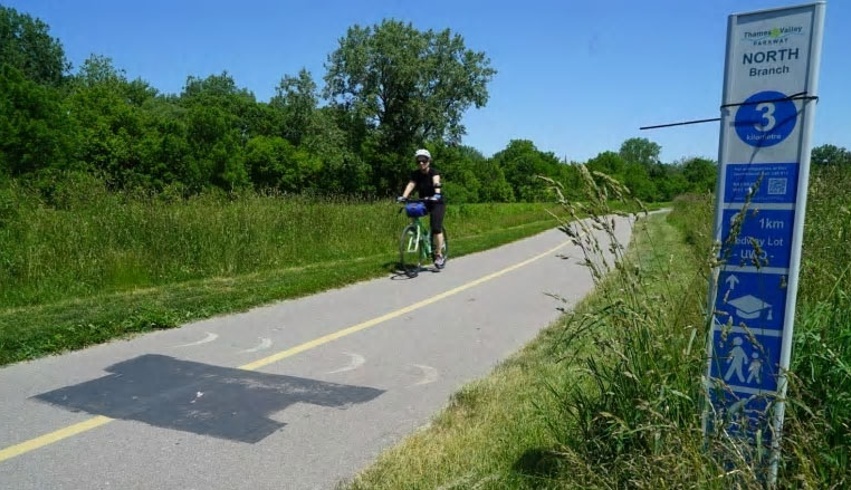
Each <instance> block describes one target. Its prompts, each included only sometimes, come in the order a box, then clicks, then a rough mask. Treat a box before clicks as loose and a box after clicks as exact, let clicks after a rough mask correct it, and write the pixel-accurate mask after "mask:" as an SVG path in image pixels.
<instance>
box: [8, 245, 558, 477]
mask: <svg viewBox="0 0 851 490" xmlns="http://www.w3.org/2000/svg"><path fill="white" fill-rule="evenodd" d="M568 243H569V242H565V243H562V244H561V245H559V246H557V247H553V248H552V249H550V250H547V251H546V252H544V253H542V254H539V255H536V256H534V257H532V258H530V259H526V260H524V261H523V262H519V263H517V264H514V265H512V266H509V267H506V268H505V269H502V270H499V271H496V272H494V273H491V274H488V275H486V276H482V277H480V278H478V279H476V280H474V281H470V282H468V283H466V284H462V285H460V286H458V287H455V288H453V289H450V290H448V291H444V292H442V293H440V294H437V295H434V296H432V297H430V298H427V299H424V300H422V301H419V302H417V303H414V304H412V305H409V306H406V307H404V308H400V309H398V310H395V311H391V312H390V313H387V314H385V315H382V316H379V317H376V318H373V319H371V320H367V321H365V322H362V323H358V324H357V325H353V326H351V327H348V328H344V329H342V330H338V331H336V332H333V333H330V334H328V335H324V336H322V337H319V338H317V339H314V340H310V341H308V342H305V343H303V344H299V345H297V346H295V347H291V348H289V349H287V350H283V351H281V352H278V353H277V354H272V355H270V356H268V357H264V358H262V359H259V360H257V361H254V362H251V363H248V364H244V365H242V366H239V367H238V368H237V369H242V370H245V371H254V370H257V369H260V368H262V367H265V366H268V365H270V364H274V363H276V362H278V361H280V360H282V359H286V358H287V357H291V356H294V355H296V354H299V353H301V352H304V351H307V350H310V349H314V348H316V347H319V346H320V345H324V344H327V343H329V342H332V341H334V340H337V339H339V338H342V337H345V336H347V335H351V334H353V333H356V332H360V331H361V330H366V329H367V328H370V327H374V326H376V325H378V324H380V323H384V322H386V321H388V320H392V319H393V318H397V317H400V316H402V315H404V314H406V313H410V312H412V311H414V310H418V309H420V308H423V307H425V306H428V305H430V304H432V303H436V302H438V301H440V300H442V299H445V298H448V297H450V296H453V295H455V294H458V293H460V292H461V291H465V290H467V289H470V288H472V287H475V286H478V285H479V284H482V283H484V282H487V281H490V280H491V279H495V278H497V277H499V276H502V275H504V274H507V273H509V272H511V271H513V270H516V269H519V268H521V267H523V266H525V265H528V264H531V263H532V262H534V261H536V260H539V259H542V258H544V257H546V256H547V255H551V254H553V253H555V252H556V251H557V250H558V249H560V248H562V247H564V246H565V245H567V244H568ZM114 420H115V419H113V418H110V417H106V416H104V415H97V416H95V417H92V418H89V419H87V420H84V421H82V422H78V423H76V424H73V425H69V426H67V427H65V428H62V429H59V430H57V431H54V432H51V433H49V434H44V435H43V436H39V437H36V438H34V439H30V440H28V441H25V442H22V443H19V444H15V445H14V446H9V447H7V448H5V449H0V462H3V461H6V460H7V459H11V458H14V457H16V456H20V455H22V454H26V453H28V452H30V451H34V450H36V449H39V448H41V447H44V446H48V445H50V444H53V443H55V442H59V441H61V440H63V439H67V438H69V437H72V436H75V435H77V434H81V433H83V432H86V431H89V430H92V429H95V428H97V427H100V426H102V425H106V424H108V423H110V422H112V421H114Z"/></svg>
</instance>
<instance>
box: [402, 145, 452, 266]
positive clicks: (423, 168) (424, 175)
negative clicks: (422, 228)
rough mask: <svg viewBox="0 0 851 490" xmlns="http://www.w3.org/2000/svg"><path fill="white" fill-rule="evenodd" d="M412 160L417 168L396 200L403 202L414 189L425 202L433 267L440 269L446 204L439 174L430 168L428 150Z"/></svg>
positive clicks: (418, 153)
mask: <svg viewBox="0 0 851 490" xmlns="http://www.w3.org/2000/svg"><path fill="white" fill-rule="evenodd" d="M414 158H416V160H417V167H418V168H417V169H416V170H413V171H412V172H411V177H410V180H409V181H408V185H407V186H405V191H404V192H402V195H401V196H399V197H398V198H397V199H396V200H397V201H400V202H401V201H404V200H405V199H407V198H408V196H409V195H410V194H411V192H412V191H413V190H414V189H416V190H417V194H418V195H419V196H420V199H424V200H425V204H426V208H427V209H428V212H429V225H430V227H431V235H432V237H433V238H434V242H433V246H432V250H434V257H433V258H434V266H435V267H437V268H438V269H442V268H443V265H444V262H445V259H444V257H443V254H442V253H441V250H443V214H444V213H445V212H446V204H445V203H444V201H443V195H442V194H441V193H440V187H441V184H440V172H439V171H438V170H437V169H436V168H434V167H432V166H431V163H432V160H431V153H430V152H429V151H428V150H425V149H420V150H417V152H416V153H415V154H414Z"/></svg>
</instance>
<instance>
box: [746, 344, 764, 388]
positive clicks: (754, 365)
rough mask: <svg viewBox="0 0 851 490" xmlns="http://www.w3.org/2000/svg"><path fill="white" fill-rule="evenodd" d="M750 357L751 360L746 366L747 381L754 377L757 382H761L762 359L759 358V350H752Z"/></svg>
mask: <svg viewBox="0 0 851 490" xmlns="http://www.w3.org/2000/svg"><path fill="white" fill-rule="evenodd" d="M751 357H752V358H753V360H752V361H751V364H750V366H748V383H751V382H753V381H754V379H756V382H757V383H762V361H761V360H760V359H759V352H756V351H754V352H752V353H751Z"/></svg>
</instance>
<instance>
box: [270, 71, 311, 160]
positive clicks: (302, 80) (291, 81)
mask: <svg viewBox="0 0 851 490" xmlns="http://www.w3.org/2000/svg"><path fill="white" fill-rule="evenodd" d="M317 99H318V97H317V95H316V83H315V82H314V81H313V77H311V75H310V72H309V71H307V70H306V69H304V68H302V69H301V70H300V71H299V73H298V76H296V77H292V76H289V75H287V76H284V77H283V78H282V79H281V82H280V83H279V84H278V86H277V88H276V89H275V96H274V97H272V100H270V101H269V105H270V106H271V107H272V108H274V109H277V110H278V111H279V112H280V115H281V120H282V128H281V130H282V135H281V136H283V137H285V138H287V139H288V140H289V141H290V142H291V143H293V144H295V145H298V144H300V143H301V141H302V139H303V137H304V136H305V134H306V133H308V132H309V131H310V130H311V129H312V128H311V126H313V124H314V119H315V117H314V116H315V113H316V105H317Z"/></svg>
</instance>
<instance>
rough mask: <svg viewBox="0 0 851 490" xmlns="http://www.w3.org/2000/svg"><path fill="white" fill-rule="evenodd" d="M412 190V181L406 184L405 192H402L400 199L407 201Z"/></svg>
mask: <svg viewBox="0 0 851 490" xmlns="http://www.w3.org/2000/svg"><path fill="white" fill-rule="evenodd" d="M413 190H414V181H413V180H411V181H409V182H408V185H407V186H405V191H404V192H402V197H404V198H405V199H407V198H408V196H409V195H411V192H412V191H413Z"/></svg>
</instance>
